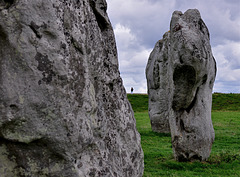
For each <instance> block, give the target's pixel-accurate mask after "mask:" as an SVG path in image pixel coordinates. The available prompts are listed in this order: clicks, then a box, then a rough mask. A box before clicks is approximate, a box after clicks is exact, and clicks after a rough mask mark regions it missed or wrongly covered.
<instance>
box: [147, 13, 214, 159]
mask: <svg viewBox="0 0 240 177" xmlns="http://www.w3.org/2000/svg"><path fill="white" fill-rule="evenodd" d="M209 40H210V39H209V32H208V29H207V27H206V25H205V23H204V22H203V20H202V19H201V16H200V13H199V11H198V10H197V9H190V10H188V11H186V12H185V13H184V14H182V12H179V11H175V12H174V13H173V16H172V19H171V25H170V31H169V32H167V33H165V34H164V36H163V39H162V40H160V41H158V42H157V44H156V45H155V47H154V49H153V51H152V53H151V54H150V57H149V60H148V64H147V68H146V77H147V82H148V94H149V116H150V119H151V123H152V129H153V131H156V132H161V133H166V132H169V130H170V132H171V136H172V146H173V152H174V156H175V158H176V160H178V161H194V160H200V161H204V160H206V159H207V158H208V157H209V155H210V152H211V147H212V143H213V141H214V136H215V135H214V129H213V125H212V121H211V107H212V88H213V84H214V80H215V76H216V62H215V59H214V57H213V55H212V52H211V46H210V42H209Z"/></svg>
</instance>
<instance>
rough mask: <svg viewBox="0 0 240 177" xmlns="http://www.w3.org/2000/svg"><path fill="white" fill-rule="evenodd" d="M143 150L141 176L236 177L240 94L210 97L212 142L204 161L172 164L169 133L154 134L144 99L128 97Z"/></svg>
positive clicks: (239, 155)
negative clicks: (211, 99)
mask: <svg viewBox="0 0 240 177" xmlns="http://www.w3.org/2000/svg"><path fill="white" fill-rule="evenodd" d="M128 99H129V101H130V103H131V104H132V107H133V110H134V113H135V118H136V121H137V129H138V131H139V133H140V134H141V140H142V141H141V144H142V148H143V151H144V163H145V168H144V176H146V177H148V176H154V177H155V176H156V177H158V176H174V177H175V176H183V177H188V176H189V177H190V176H216V177H217V176H220V177H222V176H240V94H220V93H215V94H213V108H212V110H213V111H212V121H213V126H214V130H215V141H214V144H213V147H212V153H211V156H210V158H209V159H208V161H207V162H176V161H175V160H174V158H173V153H172V148H171V136H170V134H161V133H154V132H152V130H151V125H150V120H149V117H148V112H147V109H148V96H147V95H141V94H128Z"/></svg>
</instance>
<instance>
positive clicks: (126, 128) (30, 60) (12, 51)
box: [0, 0, 143, 177]
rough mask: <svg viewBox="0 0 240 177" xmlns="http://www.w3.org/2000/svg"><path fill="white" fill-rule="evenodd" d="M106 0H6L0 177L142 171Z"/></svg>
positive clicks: (0, 49)
mask: <svg viewBox="0 0 240 177" xmlns="http://www.w3.org/2000/svg"><path fill="white" fill-rule="evenodd" d="M106 9H107V4H106V1H105V0H81V1H79V0H69V1H64V0H48V1H46V0H34V1H28V0H21V1H18V0H17V1H5V0H4V1H3V0H0V162H1V163H0V174H1V177H9V176H67V177H70V176H71V177H75V176H76V177H77V176H81V177H82V176H87V177H89V176H104V177H105V176H142V174H143V152H142V148H141V144H140V135H139V133H138V132H137V130H136V123H135V118H134V114H133V111H132V108H131V105H130V103H129V102H128V100H127V97H126V92H125V89H124V87H123V84H122V80H121V78H120V74H119V70H118V59H117V50H116V45H115V39H114V34H113V29H112V26H111V23H110V21H109V19H108V16H107V13H106Z"/></svg>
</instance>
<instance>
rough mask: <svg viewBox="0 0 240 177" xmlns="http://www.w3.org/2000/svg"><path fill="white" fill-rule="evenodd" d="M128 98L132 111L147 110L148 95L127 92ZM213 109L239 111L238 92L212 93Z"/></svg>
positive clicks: (239, 99)
mask: <svg viewBox="0 0 240 177" xmlns="http://www.w3.org/2000/svg"><path fill="white" fill-rule="evenodd" d="M127 96H128V99H129V101H130V103H131V105H132V108H133V110H134V112H145V111H148V95H144V94H128V95H127ZM212 110H213V111H240V94H233V93H230V94H222V93H214V94H213V101H212Z"/></svg>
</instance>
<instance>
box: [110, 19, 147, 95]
mask: <svg viewBox="0 0 240 177" xmlns="http://www.w3.org/2000/svg"><path fill="white" fill-rule="evenodd" d="M114 32H115V36H116V41H117V44H118V45H117V46H118V55H119V56H118V57H119V67H120V73H121V77H122V78H123V83H124V86H125V88H126V90H127V92H130V88H131V87H133V88H134V92H136V93H142V92H144V93H146V92H147V84H146V79H145V67H146V64H147V60H148V56H149V54H150V49H146V48H145V47H144V46H142V45H141V44H140V42H139V40H138V38H137V37H136V36H135V35H134V34H133V33H132V32H131V30H130V28H128V27H126V26H123V25H121V24H120V23H118V24H116V25H115V27H114Z"/></svg>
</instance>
